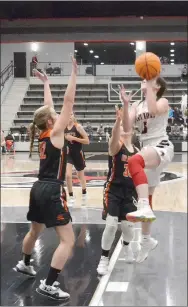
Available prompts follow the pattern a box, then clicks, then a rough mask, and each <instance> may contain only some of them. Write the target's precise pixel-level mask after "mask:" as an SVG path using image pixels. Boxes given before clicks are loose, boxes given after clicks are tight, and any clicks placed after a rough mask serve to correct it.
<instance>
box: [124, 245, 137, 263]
mask: <svg viewBox="0 0 188 307" xmlns="http://www.w3.org/2000/svg"><path fill="white" fill-rule="evenodd" d="M124 255H125V262H127V263H133V262H134V261H135V258H134V254H133V251H132V247H131V245H130V243H129V245H124Z"/></svg>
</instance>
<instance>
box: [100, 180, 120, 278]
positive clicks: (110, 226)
mask: <svg viewBox="0 0 188 307" xmlns="http://www.w3.org/2000/svg"><path fill="white" fill-rule="evenodd" d="M109 186H110V184H109V183H107V186H106V187H105V189H104V194H103V196H104V197H103V206H104V210H103V217H102V218H103V219H105V220H106V225H105V229H104V232H103V235H102V240H101V249H102V251H101V258H100V262H99V265H98V268H97V272H98V274H99V275H105V274H107V272H108V265H109V253H110V250H111V247H112V244H113V242H114V239H115V234H116V231H117V227H118V216H119V207H118V201H119V199H118V198H117V197H116V196H114V195H113V194H112V193H110V191H109ZM110 190H112V188H110Z"/></svg>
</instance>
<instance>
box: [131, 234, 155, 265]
mask: <svg viewBox="0 0 188 307" xmlns="http://www.w3.org/2000/svg"><path fill="white" fill-rule="evenodd" d="M140 245H141V249H140V251H139V253H138V256H137V258H136V262H137V263H141V262H143V261H144V260H146V259H147V257H148V255H149V252H151V251H152V250H154V249H155V248H156V247H157V245H158V241H157V240H155V239H153V238H148V239H142V243H141V244H140Z"/></svg>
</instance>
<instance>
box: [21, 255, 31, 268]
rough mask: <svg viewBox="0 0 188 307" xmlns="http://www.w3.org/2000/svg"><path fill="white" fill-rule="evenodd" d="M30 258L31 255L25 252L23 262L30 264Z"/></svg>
mask: <svg viewBox="0 0 188 307" xmlns="http://www.w3.org/2000/svg"><path fill="white" fill-rule="evenodd" d="M30 260H31V255H26V254H24V253H23V262H24V263H25V265H27V266H29V265H30Z"/></svg>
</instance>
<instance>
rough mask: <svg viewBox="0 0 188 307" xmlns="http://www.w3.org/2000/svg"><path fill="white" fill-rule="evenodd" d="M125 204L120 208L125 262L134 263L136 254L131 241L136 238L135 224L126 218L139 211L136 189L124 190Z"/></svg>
mask: <svg viewBox="0 0 188 307" xmlns="http://www.w3.org/2000/svg"><path fill="white" fill-rule="evenodd" d="M123 193H124V202H123V203H122V205H121V206H120V208H121V209H120V220H121V230H122V237H123V248H124V255H125V261H126V262H127V263H132V262H133V261H134V260H135V259H134V254H133V251H132V247H131V244H130V243H131V241H132V240H133V238H134V224H133V223H132V222H129V221H127V219H126V216H127V214H128V213H129V212H134V211H136V210H137V207H136V204H137V195H136V191H135V189H134V190H133V189H129V188H128V187H127V188H124V191H123Z"/></svg>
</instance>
